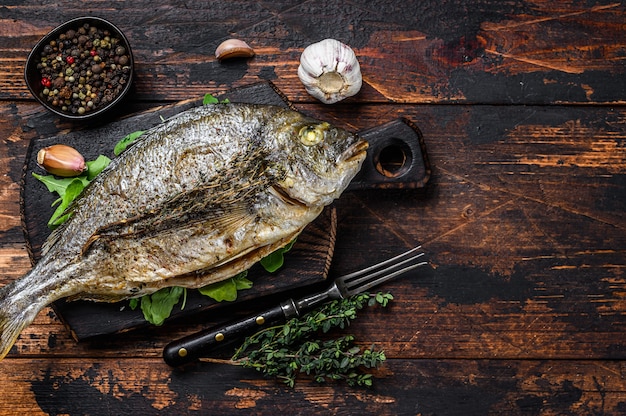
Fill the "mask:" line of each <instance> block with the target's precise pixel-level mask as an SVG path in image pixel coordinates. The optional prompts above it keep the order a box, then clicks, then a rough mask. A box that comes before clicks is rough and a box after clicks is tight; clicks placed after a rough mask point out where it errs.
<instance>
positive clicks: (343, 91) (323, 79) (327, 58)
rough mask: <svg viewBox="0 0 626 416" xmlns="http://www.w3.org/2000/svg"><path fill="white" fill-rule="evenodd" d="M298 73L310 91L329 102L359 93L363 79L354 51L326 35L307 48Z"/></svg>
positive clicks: (301, 57)
mask: <svg viewBox="0 0 626 416" xmlns="http://www.w3.org/2000/svg"><path fill="white" fill-rule="evenodd" d="M298 77H299V78H300V81H302V83H303V84H304V87H305V88H306V90H307V92H308V93H309V94H311V95H312V96H313V97H315V98H317V99H318V100H320V101H322V102H323V103H325V104H333V103H336V102H338V101H341V100H343V99H344V98H347V97H351V96H353V95H355V94H356V93H357V92H359V90H360V89H361V84H362V82H363V80H362V77H361V67H360V66H359V61H358V60H357V58H356V55H355V54H354V51H353V50H352V49H351V48H350V47H349V46H348V45H345V44H343V43H341V42H339V41H338V40H335V39H325V40H323V41H321V42H318V43H314V44H312V45H309V46H307V47H306V49H304V51H303V52H302V55H301V56H300V66H299V67H298Z"/></svg>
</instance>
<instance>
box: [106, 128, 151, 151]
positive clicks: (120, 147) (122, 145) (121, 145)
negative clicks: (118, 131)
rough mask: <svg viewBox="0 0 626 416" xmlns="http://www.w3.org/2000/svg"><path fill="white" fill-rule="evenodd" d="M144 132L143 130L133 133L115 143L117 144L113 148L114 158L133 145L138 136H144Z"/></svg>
mask: <svg viewBox="0 0 626 416" xmlns="http://www.w3.org/2000/svg"><path fill="white" fill-rule="evenodd" d="M144 133H145V131H144V130H139V131H135V132H133V133H130V134H129V135H127V136H125V137H124V138H123V139H122V140H120V141H119V142H117V144H116V145H115V147H114V148H113V154H114V155H115V156H119V155H121V154H122V152H123V151H124V150H126V148H127V147H128V146H130V145H131V144H133V143H134V142H135V140H137V138H139V136H141V135H142V134H144Z"/></svg>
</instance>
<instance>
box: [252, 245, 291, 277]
mask: <svg viewBox="0 0 626 416" xmlns="http://www.w3.org/2000/svg"><path fill="white" fill-rule="evenodd" d="M295 242H296V240H295V239H294V240H293V241H292V242H290V243H289V244H287V245H286V246H285V247H283V248H279V249H278V250H276V251H274V252H273V253H271V254H269V255H268V256H266V257H263V258H262V259H261V261H260V263H261V266H263V268H264V269H265V270H267V271H268V272H269V273H274V272H275V271H276V270H278V269H280V268H281V267H283V264H284V263H285V253H287V252H288V251H289V250H291V247H293V245H294V244H295Z"/></svg>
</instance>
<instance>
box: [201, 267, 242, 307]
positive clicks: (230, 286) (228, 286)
mask: <svg viewBox="0 0 626 416" xmlns="http://www.w3.org/2000/svg"><path fill="white" fill-rule="evenodd" d="M247 276H248V271H243V272H241V273H239V274H238V275H237V276H235V277H231V278H230V279H227V280H224V281H222V282H217V283H211V284H210V285H206V286H204V287H201V288H200V289H198V291H199V292H200V293H201V294H203V295H204V296H208V297H210V298H213V299H215V300H216V301H218V302H222V301H228V302H232V301H234V300H236V299H237V291H238V290H245V289H250V288H251V287H252V282H251V281H250V280H248V279H247V278H246V277H247Z"/></svg>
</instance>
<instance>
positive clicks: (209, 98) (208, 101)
mask: <svg viewBox="0 0 626 416" xmlns="http://www.w3.org/2000/svg"><path fill="white" fill-rule="evenodd" d="M228 103H230V100H229V99H228V98H225V99H223V100H222V101H220V100H218V99H217V98H215V97H214V96H213V94H210V93H207V94H204V98H203V99H202V105H208V104H228Z"/></svg>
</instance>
